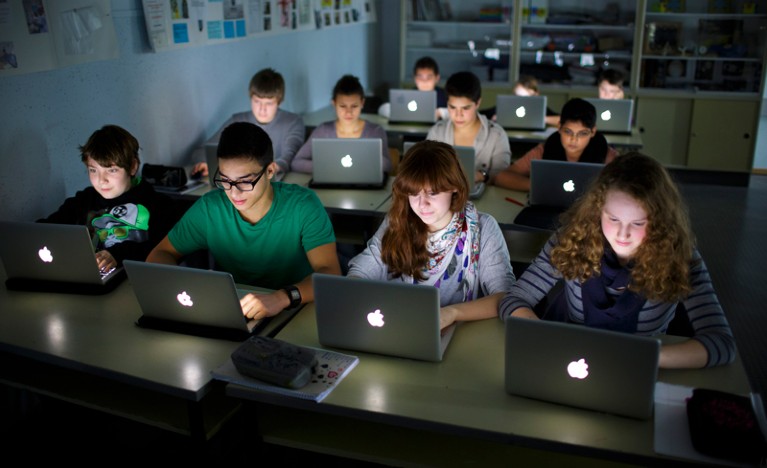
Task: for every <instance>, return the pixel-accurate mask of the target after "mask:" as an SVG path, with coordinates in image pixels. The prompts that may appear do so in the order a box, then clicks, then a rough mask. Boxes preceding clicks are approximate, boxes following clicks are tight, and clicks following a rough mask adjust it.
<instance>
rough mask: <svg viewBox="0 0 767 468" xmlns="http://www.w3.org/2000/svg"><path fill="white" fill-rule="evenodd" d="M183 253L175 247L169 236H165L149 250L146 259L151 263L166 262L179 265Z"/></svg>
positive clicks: (166, 263)
mask: <svg viewBox="0 0 767 468" xmlns="http://www.w3.org/2000/svg"><path fill="white" fill-rule="evenodd" d="M181 257H182V255H181V253H180V252H179V251H178V250H176V248H175V247H173V244H171V242H170V239H168V236H165V237H164V238H163V240H161V241H160V243H159V244H157V245H156V246H155V248H154V249H152V251H151V252H149V255H148V256H147V257H146V261H147V262H150V263H164V264H165V265H178V263H179V262H180V261H181Z"/></svg>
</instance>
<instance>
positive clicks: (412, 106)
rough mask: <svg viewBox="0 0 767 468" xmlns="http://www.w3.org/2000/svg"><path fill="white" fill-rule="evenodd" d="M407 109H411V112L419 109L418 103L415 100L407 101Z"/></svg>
mask: <svg viewBox="0 0 767 468" xmlns="http://www.w3.org/2000/svg"><path fill="white" fill-rule="evenodd" d="M407 110H409V111H410V112H415V111H417V110H418V103H417V102H415V100H412V101H410V102H408V103H407Z"/></svg>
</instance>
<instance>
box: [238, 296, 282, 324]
mask: <svg viewBox="0 0 767 468" xmlns="http://www.w3.org/2000/svg"><path fill="white" fill-rule="evenodd" d="M286 297H287V296H286V295H285V293H284V292H281V291H275V292H273V293H271V294H257V293H250V294H247V295H245V296H244V297H243V298H242V299H240V306H241V307H242V313H243V315H245V316H246V317H247V318H249V319H256V320H258V319H262V318H266V317H271V316H273V315H277V314H278V313H280V312H281V311H282V309H284V308H286V307H287V306H289V305H290V300H287V301H286V299H285V298H286Z"/></svg>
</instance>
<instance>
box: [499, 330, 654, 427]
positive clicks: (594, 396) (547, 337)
mask: <svg viewBox="0 0 767 468" xmlns="http://www.w3.org/2000/svg"><path fill="white" fill-rule="evenodd" d="M659 353H660V342H659V341H658V340H657V339H655V338H650V337H645V336H638V335H632V334H629V333H618V332H613V331H607V330H602V329H596V328H590V327H587V326H585V325H576V324H568V323H561V322H549V321H543V320H531V319H525V318H518V317H511V318H509V319H507V321H506V346H505V355H506V357H505V359H506V362H505V386H506V391H507V392H508V393H510V394H513V395H519V396H524V397H529V398H535V399H539V400H545V401H550V402H553V403H560V404H565V405H569V406H576V407H580V408H586V409H591V410H595V411H601V412H606V413H611V414H617V415H621V416H628V417H632V418H638V419H648V418H650V417H651V416H652V411H653V400H654V392H655V382H656V379H657V376H658V356H659Z"/></svg>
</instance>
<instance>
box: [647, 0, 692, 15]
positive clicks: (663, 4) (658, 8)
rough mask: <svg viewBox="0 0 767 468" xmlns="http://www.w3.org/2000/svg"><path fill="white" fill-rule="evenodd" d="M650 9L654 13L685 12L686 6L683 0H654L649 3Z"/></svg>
mask: <svg viewBox="0 0 767 468" xmlns="http://www.w3.org/2000/svg"><path fill="white" fill-rule="evenodd" d="M650 11H652V12H655V13H685V12H686V11H687V6H686V5H685V0H654V1H653V2H652V3H651V4H650Z"/></svg>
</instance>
